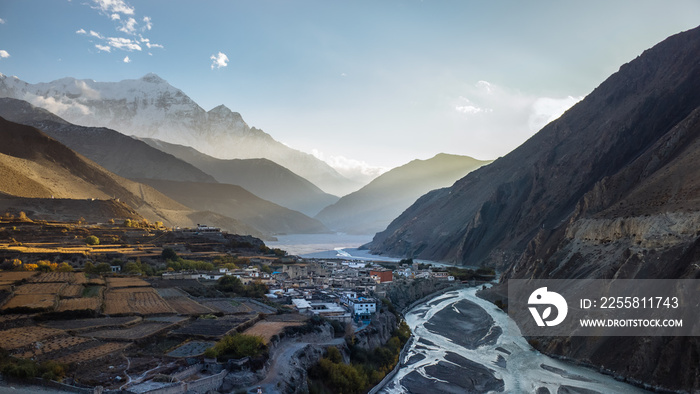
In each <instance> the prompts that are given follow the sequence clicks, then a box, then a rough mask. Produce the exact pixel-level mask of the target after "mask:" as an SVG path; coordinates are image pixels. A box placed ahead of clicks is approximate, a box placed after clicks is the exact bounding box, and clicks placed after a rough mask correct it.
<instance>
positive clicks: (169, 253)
mask: <svg viewBox="0 0 700 394" xmlns="http://www.w3.org/2000/svg"><path fill="white" fill-rule="evenodd" d="M160 255H161V257H163V260H173V261H176V260H177V259H178V255H177V252H175V250H174V249H173V248H164V249H163V252H162V253H161V254H160Z"/></svg>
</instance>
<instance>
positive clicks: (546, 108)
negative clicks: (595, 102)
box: [528, 96, 583, 130]
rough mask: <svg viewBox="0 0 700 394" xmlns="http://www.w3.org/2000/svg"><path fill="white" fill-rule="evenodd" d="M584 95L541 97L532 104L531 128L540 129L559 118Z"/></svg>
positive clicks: (529, 120)
mask: <svg viewBox="0 0 700 394" xmlns="http://www.w3.org/2000/svg"><path fill="white" fill-rule="evenodd" d="M582 99H583V97H571V96H568V97H564V98H551V97H540V98H538V99H537V100H535V102H534V103H533V104H532V114H531V115H530V118H529V119H528V125H529V126H530V130H539V129H541V128H542V127H544V126H546V125H547V124H549V123H550V122H552V121H553V120H556V119H558V118H559V117H560V116H561V115H562V114H563V113H564V112H566V110H567V109H569V108H571V107H572V106H573V105H574V104H576V103H578V102H579V101H581V100H582Z"/></svg>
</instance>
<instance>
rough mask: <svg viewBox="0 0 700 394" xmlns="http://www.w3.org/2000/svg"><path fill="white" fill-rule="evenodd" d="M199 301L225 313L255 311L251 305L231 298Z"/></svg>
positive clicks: (233, 313)
mask: <svg viewBox="0 0 700 394" xmlns="http://www.w3.org/2000/svg"><path fill="white" fill-rule="evenodd" d="M199 303H200V304H202V305H204V306H206V307H207V308H210V309H213V310H215V311H216V312H219V313H223V314H225V315H235V314H239V313H251V312H253V309H252V308H251V307H250V306H248V305H246V304H244V303H241V302H239V301H235V300H232V299H230V298H209V299H206V300H202V301H199Z"/></svg>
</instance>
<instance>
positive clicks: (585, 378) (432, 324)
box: [380, 288, 646, 394]
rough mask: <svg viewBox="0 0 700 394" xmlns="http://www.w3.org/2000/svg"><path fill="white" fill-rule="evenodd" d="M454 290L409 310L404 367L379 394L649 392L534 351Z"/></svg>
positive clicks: (485, 308) (470, 291)
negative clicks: (411, 333) (407, 343)
mask: <svg viewBox="0 0 700 394" xmlns="http://www.w3.org/2000/svg"><path fill="white" fill-rule="evenodd" d="M476 290H477V289H476V288H465V289H461V290H456V291H450V292H448V293H445V294H443V295H440V296H437V297H435V298H433V299H432V300H430V301H428V302H426V303H423V304H421V305H418V306H416V307H414V308H413V309H411V310H410V311H409V312H408V313H407V314H406V316H405V318H406V322H407V323H408V325H409V326H410V327H411V330H412V331H413V335H414V337H413V340H412V341H411V343H410V344H409V348H408V351H407V352H406V354H405V357H404V362H405V365H404V366H402V367H401V368H400V369H399V370H398V372H397V374H396V376H395V377H394V378H393V379H392V380H391V381H390V382H389V383H388V384H386V385H385V386H384V388H383V389H382V390H381V391H380V392H381V393H427V392H430V393H489V392H497V393H499V392H506V393H538V394H544V393H580V394H589V393H645V392H646V391H644V390H641V389H639V388H637V387H634V386H631V385H628V384H625V383H622V382H619V381H617V380H615V379H613V378H612V377H610V376H608V375H604V374H601V373H599V372H598V371H594V370H592V369H589V368H585V367H581V366H578V365H575V364H572V363H570V362H566V361H562V360H557V359H553V358H551V357H548V356H545V355H543V354H541V353H539V352H537V351H536V350H534V349H533V348H532V347H531V346H530V345H529V344H528V343H527V341H526V340H525V339H524V338H523V337H522V335H520V330H519V329H518V327H517V326H516V325H515V323H514V322H513V320H511V319H510V318H509V317H508V315H507V314H506V313H504V312H503V311H501V310H500V309H498V308H497V307H496V306H495V305H493V304H492V303H490V302H488V301H486V300H483V299H481V298H479V297H477V296H476V294H475V293H476Z"/></svg>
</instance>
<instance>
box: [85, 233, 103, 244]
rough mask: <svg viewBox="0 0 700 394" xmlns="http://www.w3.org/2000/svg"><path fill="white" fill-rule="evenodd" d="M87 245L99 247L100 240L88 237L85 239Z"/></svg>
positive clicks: (91, 236) (92, 236)
mask: <svg viewBox="0 0 700 394" xmlns="http://www.w3.org/2000/svg"><path fill="white" fill-rule="evenodd" d="M85 243H86V244H88V245H99V244H100V239H99V238H97V237H96V236H94V235H88V236H87V237H85Z"/></svg>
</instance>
